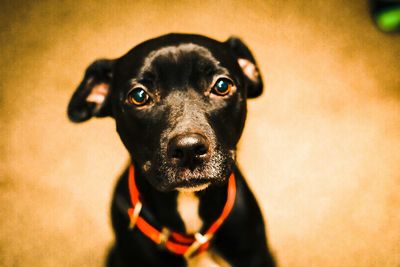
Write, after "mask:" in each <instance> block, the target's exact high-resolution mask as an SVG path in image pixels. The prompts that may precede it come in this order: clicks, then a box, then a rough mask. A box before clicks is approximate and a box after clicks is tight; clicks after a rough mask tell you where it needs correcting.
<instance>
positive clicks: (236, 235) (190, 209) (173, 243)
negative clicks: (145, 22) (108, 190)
mask: <svg viewBox="0 0 400 267" xmlns="http://www.w3.org/2000/svg"><path fill="white" fill-rule="evenodd" d="M262 88H263V84H262V79H261V77H260V74H259V72H258V68H257V66H256V62H255V60H254V58H253V56H252V54H251V52H250V50H249V49H248V48H247V47H246V45H245V44H244V43H243V42H242V41H241V40H239V39H237V38H230V39H228V40H227V41H226V42H222V43H221V42H218V41H215V40H212V39H209V38H207V37H204V36H199V35H187V34H169V35H165V36H161V37H159V38H155V39H152V40H149V41H146V42H144V43H141V44H140V45H138V46H136V47H134V48H133V49H132V50H130V51H129V52H128V53H127V54H126V55H124V56H122V57H121V58H118V59H115V60H98V61H95V62H94V63H93V64H91V65H90V66H89V67H88V69H87V70H86V74H85V76H84V79H83V81H82V83H81V84H80V85H79V87H78V89H77V90H76V92H75V93H74V95H73V96H72V99H71V102H70V103H69V106H68V115H69V118H70V119H71V120H72V121H74V122H83V121H86V120H88V119H90V118H91V117H93V116H95V117H105V116H111V117H113V118H114V119H115V122H116V127H117V131H118V133H119V135H120V137H121V140H122V142H123V143H124V145H125V146H126V148H127V149H128V151H129V153H130V155H131V161H132V165H131V166H130V167H129V168H128V169H127V171H126V172H125V173H124V174H123V175H122V177H121V178H120V180H119V182H118V184H117V187H116V190H115V194H114V198H113V204H112V224H113V227H114V230H115V236H116V244H115V246H114V248H113V249H112V251H111V252H110V255H109V258H108V265H109V266H187V265H192V264H193V265H194V264H198V265H201V266H219V265H213V264H216V263H218V264H220V265H222V266H225V265H226V264H228V265H231V266H246V267H248V266H274V262H273V259H272V256H271V254H270V252H269V250H268V246H267V242H266V236H265V232H264V223H263V219H262V216H261V213H260V209H259V207H258V205H257V203H256V200H255V198H254V196H253V194H252V193H251V192H250V190H249V188H248V186H247V185H246V182H245V180H244V178H243V176H242V175H241V174H240V171H239V170H238V168H237V167H236V165H235V155H236V144H237V142H238V140H239V138H240V136H241V134H242V130H243V126H244V123H245V118H246V99H247V98H253V97H257V96H259V95H260V94H261V92H262ZM185 204H186V205H188V206H186V208H185V206H184V205H185ZM224 264H225V265H224Z"/></svg>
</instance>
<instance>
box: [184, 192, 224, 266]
mask: <svg viewBox="0 0 400 267" xmlns="http://www.w3.org/2000/svg"><path fill="white" fill-rule="evenodd" d="M199 205H200V200H199V198H198V197H197V196H196V195H195V193H193V192H179V194H178V198H177V210H178V213H179V215H180V217H181V219H182V221H183V223H184V224H185V228H186V232H187V233H188V234H195V233H197V232H199V231H200V229H201V227H202V226H203V221H202V219H201V218H200V215H199ZM187 263H188V267H203V266H204V267H225V266H230V265H229V264H228V263H227V262H226V261H225V260H224V259H223V258H222V257H221V256H219V255H218V254H217V253H215V252H214V251H211V250H206V251H203V252H201V253H200V254H199V255H197V256H195V257H193V258H191V259H189V260H188V261H187Z"/></svg>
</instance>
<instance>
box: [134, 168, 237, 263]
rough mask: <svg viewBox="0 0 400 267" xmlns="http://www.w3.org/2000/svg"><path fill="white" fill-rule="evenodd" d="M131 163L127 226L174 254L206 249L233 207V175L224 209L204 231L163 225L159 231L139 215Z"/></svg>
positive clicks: (140, 206)
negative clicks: (189, 231)
mask: <svg viewBox="0 0 400 267" xmlns="http://www.w3.org/2000/svg"><path fill="white" fill-rule="evenodd" d="M134 173H135V171H134V167H133V164H131V166H130V167H129V181H128V183H129V193H130V197H131V203H132V206H133V208H129V209H128V214H129V218H130V225H129V228H131V229H133V228H134V227H135V226H136V227H137V228H138V229H139V230H140V231H141V232H142V233H143V234H144V235H146V236H147V237H148V238H150V239H151V240H153V242H154V243H156V244H158V245H160V246H163V247H165V248H166V249H167V250H169V251H170V252H172V253H174V254H178V255H183V256H184V257H186V258H188V257H190V256H192V255H193V254H194V253H198V252H200V251H203V250H206V249H207V248H208V247H209V245H210V240H211V239H212V237H213V236H214V234H215V233H216V232H217V231H218V229H219V228H220V227H221V225H222V223H223V222H224V221H225V219H226V218H227V217H228V215H229V213H230V212H231V210H232V208H233V204H234V202H235V196H236V182H235V176H234V174H233V173H232V174H231V176H230V177H229V182H228V194H227V199H226V203H225V206H224V209H223V210H222V213H221V215H220V216H219V217H218V219H217V220H216V221H215V222H214V223H213V224H212V225H211V226H210V228H208V230H207V231H206V232H205V233H204V234H201V233H196V234H194V235H185V234H180V233H177V232H173V231H170V230H169V229H168V228H166V227H164V228H163V229H162V230H161V231H160V230H158V229H156V228H154V227H153V226H152V225H151V224H150V223H148V222H147V221H146V220H145V219H144V218H143V217H141V216H140V211H141V209H142V202H141V201H140V195H139V190H138V189H137V187H136V183H135V175H134Z"/></svg>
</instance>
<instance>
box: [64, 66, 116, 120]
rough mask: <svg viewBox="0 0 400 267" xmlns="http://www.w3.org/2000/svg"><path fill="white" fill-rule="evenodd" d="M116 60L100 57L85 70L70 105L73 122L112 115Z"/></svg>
mask: <svg viewBox="0 0 400 267" xmlns="http://www.w3.org/2000/svg"><path fill="white" fill-rule="evenodd" d="M113 65H114V60H108V59H100V60H96V61H95V62H93V63H92V64H91V65H90V66H89V67H88V68H87V69H86V72H85V76H84V77H83V80H82V82H81V83H80V84H79V86H78V88H77V89H76V91H75V93H74V94H73V95H72V98H71V100H70V102H69V105H68V117H69V119H70V120H71V121H73V122H83V121H86V120H88V119H90V118H91V117H93V116H95V117H105V116H111V105H110V99H109V98H110V97H109V96H110V83H111V79H112V76H113Z"/></svg>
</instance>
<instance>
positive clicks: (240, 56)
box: [225, 37, 263, 98]
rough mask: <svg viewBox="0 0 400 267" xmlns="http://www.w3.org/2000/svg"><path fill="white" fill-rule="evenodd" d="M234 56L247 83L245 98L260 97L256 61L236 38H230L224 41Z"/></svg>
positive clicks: (258, 72)
mask: <svg viewBox="0 0 400 267" xmlns="http://www.w3.org/2000/svg"><path fill="white" fill-rule="evenodd" d="M225 43H226V44H228V45H229V46H230V48H231V49H232V51H233V53H234V54H235V55H236V58H237V62H238V64H239V66H240V67H241V69H242V71H243V74H244V76H245V78H246V82H247V97H248V98H254V97H257V96H259V95H261V93H262V91H263V81H262V78H261V75H260V71H259V70H258V67H257V64H256V61H255V59H254V57H253V55H252V54H251V52H250V49H249V48H247V46H246V45H245V44H244V43H243V42H242V40H240V39H239V38H236V37H230V38H229V39H228V40H226V41H225Z"/></svg>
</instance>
